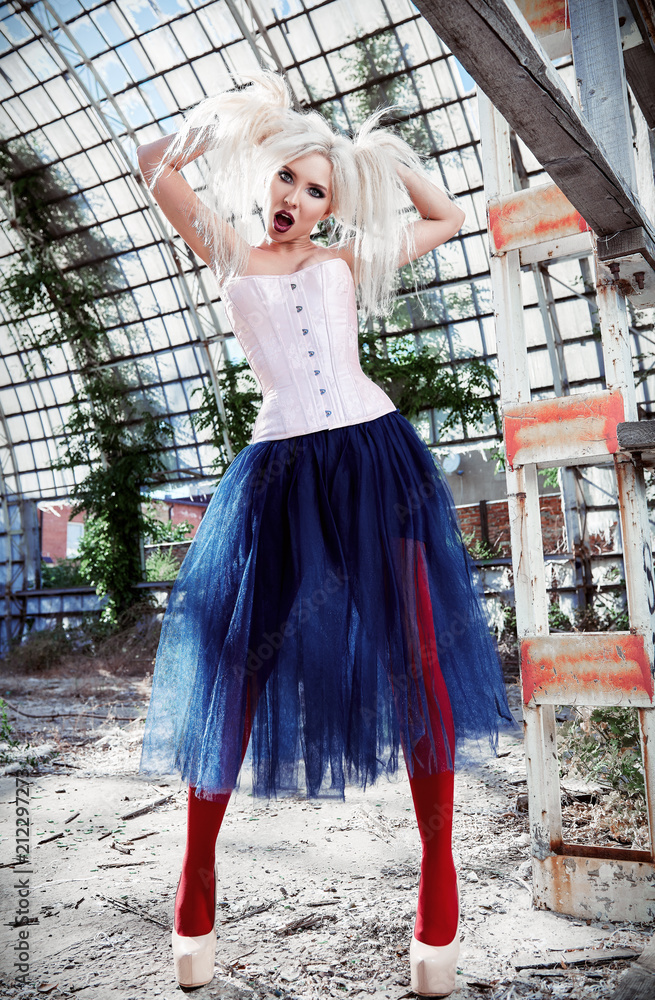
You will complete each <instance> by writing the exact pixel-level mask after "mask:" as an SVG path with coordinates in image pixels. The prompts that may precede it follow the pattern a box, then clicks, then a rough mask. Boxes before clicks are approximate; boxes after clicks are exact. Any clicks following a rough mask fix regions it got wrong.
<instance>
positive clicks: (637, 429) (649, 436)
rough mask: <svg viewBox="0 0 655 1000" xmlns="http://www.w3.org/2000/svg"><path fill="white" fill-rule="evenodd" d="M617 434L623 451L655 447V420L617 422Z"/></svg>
mask: <svg viewBox="0 0 655 1000" xmlns="http://www.w3.org/2000/svg"><path fill="white" fill-rule="evenodd" d="M616 436H617V438H618V441H619V448H621V449H622V450H623V451H644V450H645V449H646V448H648V449H649V450H650V451H652V450H653V449H655V420H631V421H628V422H627V423H622V424H617V427H616Z"/></svg>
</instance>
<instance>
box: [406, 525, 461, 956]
mask: <svg viewBox="0 0 655 1000" xmlns="http://www.w3.org/2000/svg"><path fill="white" fill-rule="evenodd" d="M405 546H406V549H405V556H406V557H409V565H410V566H412V570H413V577H414V580H413V594H414V598H415V606H414V610H415V615H416V618H415V620H416V622H417V624H418V638H419V649H420V664H418V665H417V664H416V663H415V664H414V666H415V669H419V670H422V672H423V677H424V678H425V688H426V695H427V699H428V713H429V720H426V724H427V722H428V721H429V726H430V728H431V730H432V734H433V738H434V744H435V747H436V749H437V766H438V767H439V768H440V770H439V771H438V773H434V772H435V771H436V769H437V766H435V762H434V753H433V752H432V750H431V746H430V741H429V738H428V735H427V734H426V735H424V736H423V737H422V738H421V739H420V740H419V742H418V743H417V745H416V746H415V747H414V751H413V753H412V765H413V774H411V775H409V783H410V787H411V791H412V799H413V802H414V810H415V812H416V819H417V821H418V828H419V835H420V838H421V881H420V885H419V896H418V907H417V912H416V923H415V926H414V936H415V937H416V938H417V940H418V941H421V942H423V944H428V945H445V944H448V943H449V942H450V941H452V940H453V938H454V936H455V931H456V930H457V920H458V898H457V881H456V873H455V865H454V863H453V855H452V826H453V785H454V772H453V770H452V768H453V757H454V750H455V730H454V725H453V718H452V713H451V710H450V701H449V698H448V691H447V689H446V685H445V682H444V679H443V676H442V673H441V669H440V667H439V660H438V657H437V644H436V637H435V633H434V619H433V614H432V602H431V600H430V588H429V584H428V575H427V564H426V560H425V549H424V546H423V545H422V544H421V543H416V542H414V543H412V542H410V541H406V542H405ZM412 603H413V602H412ZM433 688H434V694H433ZM403 749H405V748H403ZM430 758H432V765H431V770H432V772H433V773H430V772H429V770H428V761H429V759H430ZM405 761H406V763H408V762H407V753H406V752H405ZM409 770H410V769H409V766H408V774H409Z"/></svg>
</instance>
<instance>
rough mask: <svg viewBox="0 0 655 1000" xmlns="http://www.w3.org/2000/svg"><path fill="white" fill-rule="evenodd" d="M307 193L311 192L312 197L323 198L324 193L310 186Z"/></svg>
mask: <svg viewBox="0 0 655 1000" xmlns="http://www.w3.org/2000/svg"><path fill="white" fill-rule="evenodd" d="M309 193H310V194H311V196H312V198H325V195H324V194H323V192H322V191H321V190H320V189H319V188H315V187H311V188H309Z"/></svg>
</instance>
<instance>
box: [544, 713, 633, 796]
mask: <svg viewBox="0 0 655 1000" xmlns="http://www.w3.org/2000/svg"><path fill="white" fill-rule="evenodd" d="M558 747H559V750H560V761H561V765H560V772H561V774H562V776H566V775H573V776H575V777H580V778H583V779H584V780H586V781H597V782H599V783H600V784H601V785H603V786H605V787H606V788H611V789H614V790H615V791H617V792H621V793H622V794H623V795H625V796H627V797H628V798H637V797H640V798H641V797H644V796H645V783H644V770H643V765H642V759H641V747H640V740H639V724H638V718H637V712H636V710H635V709H633V708H595V709H594V710H593V711H591V712H588V711H587V712H584V711H581V710H580V709H577V708H575V709H573V718H572V719H570V720H568V721H566V722H564V723H562V724H561V726H560V730H559V735H558Z"/></svg>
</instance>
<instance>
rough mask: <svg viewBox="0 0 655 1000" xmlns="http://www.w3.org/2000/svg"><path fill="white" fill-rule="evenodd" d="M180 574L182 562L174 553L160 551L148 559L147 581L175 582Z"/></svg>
mask: <svg viewBox="0 0 655 1000" xmlns="http://www.w3.org/2000/svg"><path fill="white" fill-rule="evenodd" d="M179 572H180V561H179V559H176V558H175V556H174V555H173V553H172V552H171V551H170V549H168V551H166V550H164V551H161V550H158V551H156V552H153V553H152V554H151V555H149V556H148V558H147V559H146V580H149V581H150V582H152V583H158V582H160V581H161V580H174V579H175V577H176V576H177V574H178V573H179Z"/></svg>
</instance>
